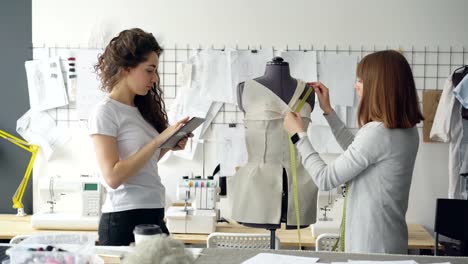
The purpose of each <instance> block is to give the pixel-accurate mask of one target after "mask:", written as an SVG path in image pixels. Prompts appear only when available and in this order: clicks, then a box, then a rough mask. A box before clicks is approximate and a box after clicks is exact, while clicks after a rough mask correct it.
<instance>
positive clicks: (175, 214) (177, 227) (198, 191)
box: [166, 176, 220, 234]
mask: <svg viewBox="0 0 468 264" xmlns="http://www.w3.org/2000/svg"><path fill="white" fill-rule="evenodd" d="M219 191H220V189H219V187H218V183H217V181H215V180H213V178H212V177H208V179H201V177H200V178H198V179H189V178H188V177H187V176H185V177H184V178H183V179H182V180H181V181H180V182H179V183H178V185H177V199H178V200H183V201H184V206H171V207H169V208H168V210H167V212H166V218H167V227H168V229H169V231H170V232H171V233H184V234H186V233H191V234H210V233H212V232H214V231H215V229H216V222H217V219H218V215H219V211H218V210H217V209H216V203H217V202H219ZM189 203H191V206H189Z"/></svg>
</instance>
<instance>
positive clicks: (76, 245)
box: [7, 233, 103, 264]
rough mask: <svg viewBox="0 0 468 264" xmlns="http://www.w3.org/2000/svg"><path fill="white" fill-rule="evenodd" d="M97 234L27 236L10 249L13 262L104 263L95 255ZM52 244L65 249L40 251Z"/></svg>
mask: <svg viewBox="0 0 468 264" xmlns="http://www.w3.org/2000/svg"><path fill="white" fill-rule="evenodd" d="M95 241H96V236H95V235H92V234H84V233H81V234H80V233H47V234H37V235H32V236H31V237H28V238H26V239H25V240H23V241H21V242H20V243H19V244H18V245H16V246H15V247H13V248H11V249H9V250H8V251H7V254H8V255H9V256H10V263H11V264H17V263H18V264H19V263H21V264H23V263H51V264H52V263H53V264H62V263H63V264H88V263H96V264H97V263H103V261H102V260H101V259H100V258H98V257H95V255H94V250H93V249H94V243H95ZM47 246H52V247H54V248H56V249H62V250H64V251H38V249H39V248H43V249H45V248H46V247H47Z"/></svg>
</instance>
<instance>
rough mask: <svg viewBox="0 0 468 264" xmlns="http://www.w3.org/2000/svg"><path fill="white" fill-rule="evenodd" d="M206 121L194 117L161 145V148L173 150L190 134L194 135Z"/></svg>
mask: <svg viewBox="0 0 468 264" xmlns="http://www.w3.org/2000/svg"><path fill="white" fill-rule="evenodd" d="M204 121H205V119H204V118H201V117H192V119H190V120H189V121H188V122H187V124H185V125H184V126H183V127H181V128H180V129H179V130H177V131H176V132H175V133H174V134H173V135H172V136H170V137H169V138H168V139H167V140H166V141H164V143H162V144H161V148H173V147H175V146H177V143H178V142H179V141H180V140H181V139H183V138H184V137H185V136H187V135H188V134H190V133H192V132H193V131H194V130H195V129H196V128H197V127H198V126H200V125H201V124H202V123H203V122H204Z"/></svg>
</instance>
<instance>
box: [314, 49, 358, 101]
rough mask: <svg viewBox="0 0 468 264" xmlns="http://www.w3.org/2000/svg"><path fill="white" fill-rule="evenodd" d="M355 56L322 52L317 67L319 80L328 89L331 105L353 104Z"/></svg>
mask: <svg viewBox="0 0 468 264" xmlns="http://www.w3.org/2000/svg"><path fill="white" fill-rule="evenodd" d="M356 66H357V56H355V55H348V54H332V53H330V54H328V53H327V54H322V56H321V57H320V64H319V67H318V73H319V81H320V82H322V83H323V84H325V86H327V87H328V88H329V89H330V100H331V104H332V105H340V106H353V105H354V93H355V90H354V83H355V80H356Z"/></svg>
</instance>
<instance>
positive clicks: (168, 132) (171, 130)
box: [157, 116, 189, 144]
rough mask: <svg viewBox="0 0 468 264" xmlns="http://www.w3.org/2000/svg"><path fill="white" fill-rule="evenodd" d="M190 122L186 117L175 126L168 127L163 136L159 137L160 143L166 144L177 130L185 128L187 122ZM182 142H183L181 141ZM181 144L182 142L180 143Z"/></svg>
mask: <svg viewBox="0 0 468 264" xmlns="http://www.w3.org/2000/svg"><path fill="white" fill-rule="evenodd" d="M188 121H189V117H188V116H187V117H184V118H183V119H181V120H179V121H177V122H176V123H175V124H174V125H172V126H168V127H167V128H166V129H164V131H163V132H161V134H159V135H158V136H157V139H158V140H159V142H160V143H161V144H162V143H163V142H165V141H166V140H167V139H168V138H169V137H170V136H172V135H173V134H174V133H175V132H176V131H177V130H179V129H180V128H181V127H183V126H184V125H185V124H187V122H188ZM181 141H182V140H181ZM179 142H180V141H179Z"/></svg>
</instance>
